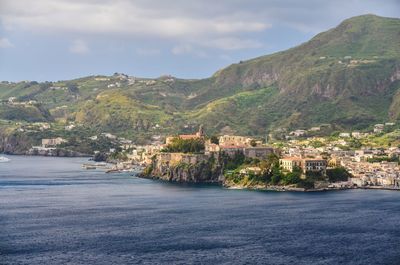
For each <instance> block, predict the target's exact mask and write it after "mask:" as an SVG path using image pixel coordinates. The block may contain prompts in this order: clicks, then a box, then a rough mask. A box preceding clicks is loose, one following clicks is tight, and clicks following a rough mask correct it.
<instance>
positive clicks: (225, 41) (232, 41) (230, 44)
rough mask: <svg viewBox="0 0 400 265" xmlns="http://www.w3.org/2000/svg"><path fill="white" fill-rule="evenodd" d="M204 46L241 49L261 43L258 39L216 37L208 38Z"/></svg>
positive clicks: (258, 46) (256, 46)
mask: <svg viewBox="0 0 400 265" xmlns="http://www.w3.org/2000/svg"><path fill="white" fill-rule="evenodd" d="M204 45H205V46H208V47H213V48H218V49H221V50H241V49H252V48H260V47H262V46H263V44H262V43H261V42H259V41H256V40H252V39H240V38H233V37H227V38H218V39H214V40H210V41H208V42H207V43H204Z"/></svg>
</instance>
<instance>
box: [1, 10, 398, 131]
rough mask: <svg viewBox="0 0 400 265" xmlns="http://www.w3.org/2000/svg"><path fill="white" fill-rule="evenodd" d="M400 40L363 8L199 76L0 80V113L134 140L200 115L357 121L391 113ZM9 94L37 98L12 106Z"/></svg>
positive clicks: (183, 125) (392, 116) (284, 121)
mask: <svg viewBox="0 0 400 265" xmlns="http://www.w3.org/2000/svg"><path fill="white" fill-rule="evenodd" d="M399 43H400V19H395V18H383V17H378V16H375V15H363V16H359V17H354V18H350V19H348V20H345V21H343V22H342V23H341V24H340V25H339V26H337V27H336V28H333V29H331V30H328V31H326V32H323V33H320V34H318V35H316V36H315V37H314V38H312V39H311V40H310V41H308V42H306V43H304V44H301V45H299V46H297V47H294V48H292V49H289V50H286V51H282V52H278V53H275V54H272V55H267V56H262V57H259V58H255V59H251V60H248V61H243V62H240V63H237V64H233V65H231V66H229V67H227V68H225V69H222V70H220V71H218V72H216V73H215V74H214V75H213V76H212V77H210V78H207V79H201V80H183V79H178V78H175V77H170V76H163V77H160V78H157V79H143V78H133V77H128V76H125V75H121V74H115V75H113V76H90V77H84V78H80V79H76V80H70V81H59V82H53V83H50V82H46V83H37V82H20V83H9V82H2V83H1V84H0V99H1V100H3V101H4V102H3V103H2V106H0V118H1V119H5V120H22V121H28V122H32V121H43V120H47V121H53V120H56V121H58V122H66V121H73V122H76V123H77V124H82V125H83V126H87V127H90V128H91V129H93V130H95V131H99V132H100V131H108V132H113V133H116V134H119V135H124V136H130V137H138V136H140V137H141V138H146V137H149V136H151V135H154V134H167V133H172V132H176V131H179V132H185V131H187V132H189V131H192V130H193V128H195V127H197V125H198V124H201V123H203V124H204V125H205V128H206V129H207V131H208V133H218V132H221V130H222V131H230V132H233V133H239V134H248V135H260V136H261V135H265V134H266V133H267V132H268V131H270V130H273V129H276V128H282V127H284V128H288V129H293V128H303V127H309V126H314V125H319V124H322V123H329V124H334V125H335V126H337V127H338V128H353V129H355V128H356V129H364V128H367V127H370V126H371V125H372V124H374V123H378V122H384V121H396V120H398V119H399V118H400V92H399V91H400V90H399V88H400V45H399ZM10 97H16V100H17V101H18V102H27V101H29V100H34V101H36V102H38V105H37V106H36V105H35V106H32V107H33V108H35V109H34V110H32V111H30V110H26V109H25V108H24V109H22V110H21V109H18V110H16V109H15V108H17V107H16V106H15V104H14V105H13V104H10V103H9V102H8V98H10ZM19 108H20V107H19ZM10 113H12V115H11V114H10ZM28 114H31V115H28ZM31 116H33V117H31Z"/></svg>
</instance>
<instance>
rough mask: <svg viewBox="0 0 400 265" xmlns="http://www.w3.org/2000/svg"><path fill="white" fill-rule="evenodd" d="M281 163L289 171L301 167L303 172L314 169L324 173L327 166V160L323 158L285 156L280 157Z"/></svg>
mask: <svg viewBox="0 0 400 265" xmlns="http://www.w3.org/2000/svg"><path fill="white" fill-rule="evenodd" d="M279 164H280V166H281V167H282V168H283V169H284V170H286V171H289V172H292V171H293V169H294V168H296V167H299V168H301V170H302V171H303V173H306V172H308V171H312V172H322V173H323V174H324V175H325V173H326V167H327V161H326V160H325V159H322V158H301V157H284V158H282V159H279Z"/></svg>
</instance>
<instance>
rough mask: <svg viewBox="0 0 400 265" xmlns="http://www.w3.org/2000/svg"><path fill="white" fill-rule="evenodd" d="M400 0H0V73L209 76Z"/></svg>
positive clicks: (385, 12) (397, 5)
mask: <svg viewBox="0 0 400 265" xmlns="http://www.w3.org/2000/svg"><path fill="white" fill-rule="evenodd" d="M368 13H373V14H376V15H380V16H387V17H400V0H335V1H330V0H326V1H325V0H302V1H298V0H243V1H240V0H218V1H216V0H212V1H211V0H175V1H167V0H35V1H32V0H0V80H8V81H19V80H37V81H44V80H49V81H56V80H65V79H73V78H77V77H82V76H87V75H93V74H106V75H110V74H113V73H114V72H122V73H126V74H129V75H133V76H138V77H158V76H161V75H165V74H171V75H173V76H177V77H181V78H202V77H208V76H210V75H212V74H213V73H214V72H215V71H217V70H218V69H220V68H223V67H226V66H228V65H229V64H231V63H235V62H238V61H240V60H246V59H250V58H254V57H257V56H261V55H265V54H270V53H273V52H276V51H280V50H284V49H287V48H290V47H293V46H295V45H298V44H300V43H302V42H305V41H307V40H308V39H310V38H311V37H312V36H314V35H315V34H317V33H319V32H321V31H325V30H327V29H329V28H331V27H334V26H336V25H337V24H339V23H340V22H341V21H342V20H344V19H346V18H349V17H352V16H357V15H361V14H368Z"/></svg>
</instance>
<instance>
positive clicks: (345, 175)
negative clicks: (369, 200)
mask: <svg viewBox="0 0 400 265" xmlns="http://www.w3.org/2000/svg"><path fill="white" fill-rule="evenodd" d="M326 175H327V176H328V179H329V181H330V182H336V181H347V180H348V179H349V178H351V177H352V175H351V174H350V173H349V172H348V171H347V170H346V169H345V168H344V167H336V168H332V169H327V170H326Z"/></svg>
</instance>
